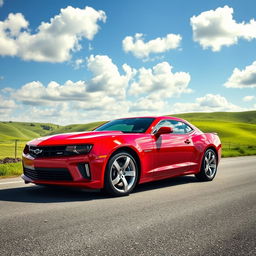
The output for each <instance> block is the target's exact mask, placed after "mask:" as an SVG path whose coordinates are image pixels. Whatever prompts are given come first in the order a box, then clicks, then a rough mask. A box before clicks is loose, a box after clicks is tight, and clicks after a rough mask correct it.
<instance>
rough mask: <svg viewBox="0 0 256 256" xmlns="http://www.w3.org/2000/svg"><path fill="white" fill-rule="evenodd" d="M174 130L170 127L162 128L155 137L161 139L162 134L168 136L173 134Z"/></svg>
mask: <svg viewBox="0 0 256 256" xmlns="http://www.w3.org/2000/svg"><path fill="white" fill-rule="evenodd" d="M172 132H173V129H172V128H171V127H168V126H162V127H160V128H159V129H158V130H157V131H156V132H155V136H157V137H159V136H160V135H161V134H167V133H172Z"/></svg>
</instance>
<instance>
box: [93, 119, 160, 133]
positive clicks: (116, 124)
mask: <svg viewBox="0 0 256 256" xmlns="http://www.w3.org/2000/svg"><path fill="white" fill-rule="evenodd" d="M154 120H155V118H149V117H142V118H125V119H117V120H113V121H110V122H108V123H106V124H103V125H102V126H100V127H98V128H97V129H95V131H120V132H124V133H144V132H145V131H146V130H147V129H148V127H149V126H150V125H151V124H152V122H153V121H154Z"/></svg>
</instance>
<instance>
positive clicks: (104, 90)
mask: <svg viewBox="0 0 256 256" xmlns="http://www.w3.org/2000/svg"><path fill="white" fill-rule="evenodd" d="M87 66H88V70H89V71H91V73H92V75H93V76H92V78H91V79H90V80H88V81H77V82H73V81H70V80H69V81H66V82H65V83H64V84H63V85H61V84H59V83H57V82H55V81H51V82H50V83H49V84H48V85H46V86H45V85H43V84H42V83H41V82H39V81H33V82H30V83H27V84H25V85H23V86H22V87H21V88H20V89H18V90H16V91H12V92H11V95H12V97H13V98H15V99H16V100H18V101H22V102H23V103H24V104H28V105H49V104H50V105H51V104H55V103H56V102H69V101H79V102H85V103H86V104H87V106H88V107H90V108H92V109H94V108H97V107H98V105H101V106H102V108H104V105H105V104H114V103H116V104H118V101H121V100H123V99H124V98H125V90H126V88H127V86H128V83H129V81H130V79H131V77H132V76H133V72H135V71H134V70H133V69H131V68H130V67H129V66H128V65H126V64H124V65H123V71H124V75H121V74H120V73H119V71H118V68H117V66H116V65H115V64H114V63H113V62H112V60H111V59H110V58H109V57H108V56H102V55H96V56H94V55H91V56H90V57H89V58H88V60H87ZM111 97H112V98H114V99H115V101H113V100H112V101H111V102H109V100H110V99H111ZM96 103H97V104H96ZM86 104H84V105H83V104H80V106H82V105H83V106H82V107H84V106H85V105H86Z"/></svg>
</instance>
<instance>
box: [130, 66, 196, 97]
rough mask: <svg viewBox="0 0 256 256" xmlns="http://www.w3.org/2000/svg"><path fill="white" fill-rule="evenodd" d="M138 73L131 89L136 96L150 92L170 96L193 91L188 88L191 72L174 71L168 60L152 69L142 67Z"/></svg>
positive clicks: (154, 94)
mask: <svg viewBox="0 0 256 256" xmlns="http://www.w3.org/2000/svg"><path fill="white" fill-rule="evenodd" d="M137 75H138V78H137V81H135V82H133V83H132V84H131V87H130V89H129V93H130V94H131V95H134V96H139V95H144V96H145V95H147V94H150V95H151V97H155V98H170V97H173V96H178V95H180V94H182V93H188V92H191V89H189V88H188V84H189V82H190V75H189V73H185V72H176V73H173V72H172V66H171V65H170V64H169V63H168V62H161V63H159V64H157V65H155V66H154V67H153V68H152V69H151V68H149V69H146V68H144V67H143V68H140V69H139V70H138V71H137Z"/></svg>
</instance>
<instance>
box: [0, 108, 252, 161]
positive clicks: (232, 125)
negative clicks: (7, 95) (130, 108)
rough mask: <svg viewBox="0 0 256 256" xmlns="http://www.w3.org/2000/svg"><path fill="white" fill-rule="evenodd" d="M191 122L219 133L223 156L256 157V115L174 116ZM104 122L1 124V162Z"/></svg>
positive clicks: (228, 113)
mask: <svg viewBox="0 0 256 256" xmlns="http://www.w3.org/2000/svg"><path fill="white" fill-rule="evenodd" d="M173 116H177V117H180V118H183V119H186V120H188V121H189V122H191V123H192V124H194V125H195V126H197V127H198V128H199V129H201V130H202V131H204V132H217V133H218V134H219V136H220V138H221V140H222V143H223V149H224V150H223V156H235V155H248V154H256V146H255V145H256V111H247V112H215V113H188V114H179V115H173ZM102 123H104V122H103V121H101V122H93V123H87V124H71V125H67V126H60V125H55V124H49V123H25V122H0V158H3V157H6V156H9V157H13V156H14V141H15V140H18V155H19V156H20V155H21V152H22V149H23V147H24V145H25V143H26V141H28V140H31V139H33V138H36V137H40V136H44V135H51V134H57V133H66V132H80V131H86V130H92V129H94V128H95V127H97V126H99V125H100V124H102Z"/></svg>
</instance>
